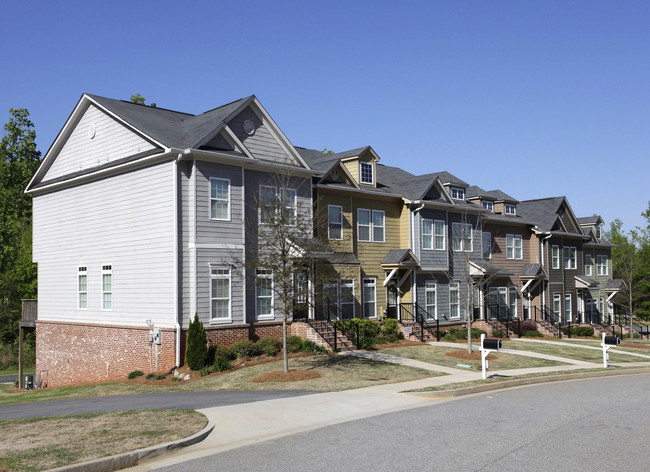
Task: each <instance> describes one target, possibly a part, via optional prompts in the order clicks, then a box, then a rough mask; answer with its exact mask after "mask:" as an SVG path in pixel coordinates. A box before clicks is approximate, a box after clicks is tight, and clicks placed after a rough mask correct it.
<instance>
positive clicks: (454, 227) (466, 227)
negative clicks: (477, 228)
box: [451, 223, 474, 252]
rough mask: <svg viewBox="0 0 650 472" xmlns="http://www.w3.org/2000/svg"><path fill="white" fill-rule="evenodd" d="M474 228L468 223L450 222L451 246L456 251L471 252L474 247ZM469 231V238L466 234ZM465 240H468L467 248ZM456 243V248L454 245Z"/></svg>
mask: <svg viewBox="0 0 650 472" xmlns="http://www.w3.org/2000/svg"><path fill="white" fill-rule="evenodd" d="M473 231H474V228H473V227H472V225H471V224H469V223H452V224H451V237H452V246H451V247H452V248H453V250H454V251H457V252H472V251H473V247H474V234H473ZM468 233H469V238H468V237H467V234H468ZM457 235H459V236H457ZM467 242H469V248H467V247H466V246H467V244H466V243H467ZM456 243H458V248H457V247H456Z"/></svg>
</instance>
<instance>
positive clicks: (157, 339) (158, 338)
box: [153, 328, 162, 344]
mask: <svg viewBox="0 0 650 472" xmlns="http://www.w3.org/2000/svg"><path fill="white" fill-rule="evenodd" d="M153 342H154V343H155V344H162V333H161V332H160V328H155V329H154V330H153Z"/></svg>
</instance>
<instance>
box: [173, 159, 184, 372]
mask: <svg viewBox="0 0 650 472" xmlns="http://www.w3.org/2000/svg"><path fill="white" fill-rule="evenodd" d="M182 158H183V154H181V153H179V154H178V157H177V158H176V160H175V161H174V172H173V173H174V327H175V328H176V367H180V365H181V325H180V323H179V322H178V315H179V310H178V272H179V270H178V269H179V263H178V200H179V198H178V197H179V195H178V163H179V162H180V160H181V159H182Z"/></svg>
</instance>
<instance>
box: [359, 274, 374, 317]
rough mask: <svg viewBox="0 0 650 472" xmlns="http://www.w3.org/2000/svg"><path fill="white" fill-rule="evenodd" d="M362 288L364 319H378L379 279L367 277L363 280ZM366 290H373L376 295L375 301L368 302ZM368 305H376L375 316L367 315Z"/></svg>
mask: <svg viewBox="0 0 650 472" xmlns="http://www.w3.org/2000/svg"><path fill="white" fill-rule="evenodd" d="M361 282H362V286H361V295H362V296H363V300H362V303H363V317H364V318H377V278H376V277H367V278H363V279H362V280H361ZM366 288H372V289H374V290H373V294H374V300H372V301H371V302H368V301H367V300H366ZM366 303H373V304H374V310H373V311H374V314H371V315H369V316H368V314H367V313H366Z"/></svg>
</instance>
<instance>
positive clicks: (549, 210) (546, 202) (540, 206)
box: [517, 197, 564, 231]
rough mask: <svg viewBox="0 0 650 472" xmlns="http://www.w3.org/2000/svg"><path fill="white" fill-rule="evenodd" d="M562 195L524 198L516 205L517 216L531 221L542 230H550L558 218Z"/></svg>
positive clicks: (562, 199)
mask: <svg viewBox="0 0 650 472" xmlns="http://www.w3.org/2000/svg"><path fill="white" fill-rule="evenodd" d="M563 201H564V197H551V198H542V199H539V200H525V201H523V202H521V203H519V205H518V206H517V210H518V213H519V216H521V217H522V218H524V219H525V220H529V221H533V222H535V224H536V225H537V226H538V227H539V228H540V229H541V230H542V231H550V230H551V229H552V228H553V225H554V224H555V222H556V221H557V218H558V210H559V209H560V205H562V202H563Z"/></svg>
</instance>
